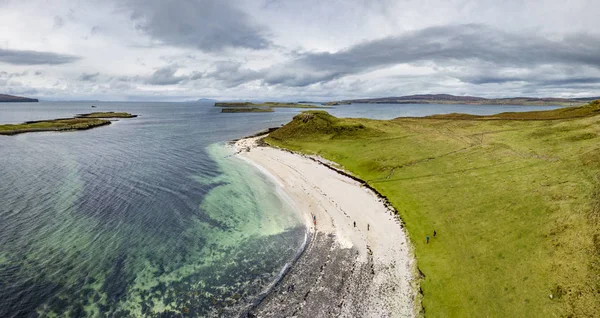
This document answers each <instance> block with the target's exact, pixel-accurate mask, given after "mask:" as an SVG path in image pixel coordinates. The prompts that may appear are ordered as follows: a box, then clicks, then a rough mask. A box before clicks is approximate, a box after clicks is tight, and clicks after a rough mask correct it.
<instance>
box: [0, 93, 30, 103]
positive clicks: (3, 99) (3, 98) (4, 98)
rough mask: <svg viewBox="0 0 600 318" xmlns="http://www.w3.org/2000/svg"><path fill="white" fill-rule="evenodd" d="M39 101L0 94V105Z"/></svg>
mask: <svg viewBox="0 0 600 318" xmlns="http://www.w3.org/2000/svg"><path fill="white" fill-rule="evenodd" d="M37 102H39V100H38V99H37V98H27V97H21V96H13V95H6V94H0V103H37Z"/></svg>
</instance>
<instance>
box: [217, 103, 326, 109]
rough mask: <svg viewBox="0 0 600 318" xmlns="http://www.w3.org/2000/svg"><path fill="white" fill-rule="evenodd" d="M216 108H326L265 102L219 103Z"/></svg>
mask: <svg viewBox="0 0 600 318" xmlns="http://www.w3.org/2000/svg"><path fill="white" fill-rule="evenodd" d="M215 107H237V108H242V107H269V108H326V107H323V106H317V105H306V104H298V103H279V102H265V103H252V102H218V103H215Z"/></svg>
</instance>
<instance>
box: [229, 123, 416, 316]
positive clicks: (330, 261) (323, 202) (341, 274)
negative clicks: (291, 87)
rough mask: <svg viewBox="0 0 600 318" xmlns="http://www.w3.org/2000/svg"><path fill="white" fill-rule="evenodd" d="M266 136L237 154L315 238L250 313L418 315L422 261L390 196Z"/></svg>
mask: <svg viewBox="0 0 600 318" xmlns="http://www.w3.org/2000/svg"><path fill="white" fill-rule="evenodd" d="M264 136H266V133H265V134H262V135H258V136H257V135H255V136H252V137H248V138H244V139H240V140H237V141H235V142H232V144H233V145H234V147H235V148H236V155H238V156H239V157H241V158H243V159H244V160H246V161H249V162H250V163H251V164H252V165H254V166H255V167H257V168H258V169H259V170H261V171H262V172H263V173H265V174H266V175H269V177H270V178H273V179H275V181H276V182H277V184H278V187H280V188H281V191H283V192H284V194H285V195H286V196H288V198H289V199H290V200H291V202H290V203H291V204H292V205H293V207H294V208H295V209H296V210H297V211H298V212H299V213H300V216H301V217H302V218H303V219H304V221H305V224H306V226H307V233H308V235H307V242H306V243H305V245H304V247H303V249H302V250H301V251H300V252H299V253H298V256H297V257H296V258H295V259H294V260H293V261H292V262H291V263H290V265H289V266H288V267H287V268H284V269H283V275H282V276H281V277H280V279H279V280H278V281H276V282H275V283H274V284H273V285H272V286H269V288H268V290H267V291H266V294H265V295H264V296H263V297H262V298H261V299H259V300H258V302H257V304H255V305H253V306H251V308H250V310H249V311H248V312H247V313H246V314H245V315H246V316H248V317H281V316H298V317H308V316H323V315H327V316H341V317H357V316H361V317H414V316H417V315H418V313H419V311H420V305H419V304H420V301H419V298H418V297H419V293H418V273H417V267H416V261H415V258H414V255H413V253H412V247H411V245H410V242H409V240H408V237H407V235H406V234H405V233H404V229H403V228H404V226H403V223H402V221H401V220H400V219H399V218H398V217H397V214H395V210H394V208H393V207H392V206H391V205H390V204H389V202H388V201H387V198H385V197H384V196H382V195H380V194H378V193H377V192H376V191H372V189H370V187H369V186H368V185H366V184H365V183H364V181H362V180H360V179H359V178H357V177H354V176H352V175H351V174H349V173H347V172H345V171H342V170H340V169H337V168H335V167H333V166H332V165H331V164H330V163H328V162H325V161H323V160H319V159H318V158H314V157H308V156H303V155H299V154H295V153H292V152H290V151H286V150H281V149H276V148H272V147H263V144H262V143H261V142H260V141H261V139H262V138H263V137H264ZM365 211H368V212H366V213H365ZM313 215H314V216H315V217H316V220H317V222H316V226H315V225H314V224H313V219H312V216H313Z"/></svg>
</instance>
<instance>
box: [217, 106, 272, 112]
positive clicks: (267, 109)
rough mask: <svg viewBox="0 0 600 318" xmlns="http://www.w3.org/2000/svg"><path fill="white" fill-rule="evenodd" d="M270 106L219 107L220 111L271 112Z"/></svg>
mask: <svg viewBox="0 0 600 318" xmlns="http://www.w3.org/2000/svg"><path fill="white" fill-rule="evenodd" d="M272 112H273V108H271V107H261V108H259V107H231V108H228V107H225V108H222V109H221V113H272Z"/></svg>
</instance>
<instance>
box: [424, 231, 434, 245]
mask: <svg viewBox="0 0 600 318" xmlns="http://www.w3.org/2000/svg"><path fill="white" fill-rule="evenodd" d="M436 236H437V232H436V231H435V230H433V237H434V238H435V237H436ZM425 241H426V242H427V244H429V235H427V236H426V237H425Z"/></svg>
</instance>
